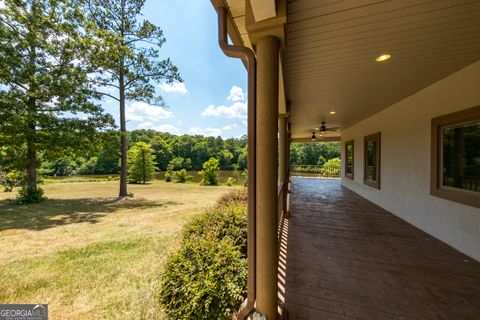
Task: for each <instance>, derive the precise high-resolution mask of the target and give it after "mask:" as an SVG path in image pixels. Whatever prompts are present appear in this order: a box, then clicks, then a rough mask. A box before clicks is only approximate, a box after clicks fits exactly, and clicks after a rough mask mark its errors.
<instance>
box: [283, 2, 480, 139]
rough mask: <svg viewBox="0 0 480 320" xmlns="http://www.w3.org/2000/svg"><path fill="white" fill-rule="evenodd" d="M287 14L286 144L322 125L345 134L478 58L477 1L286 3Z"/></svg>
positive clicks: (479, 20) (479, 27) (479, 5)
mask: <svg viewBox="0 0 480 320" xmlns="http://www.w3.org/2000/svg"><path fill="white" fill-rule="evenodd" d="M287 12H288V16H287V47H286V49H285V53H284V75H285V85H286V95H287V99H289V100H290V101H291V122H292V138H303V137H308V136H309V135H310V134H309V133H308V132H305V130H306V129H309V128H315V127H318V126H319V124H320V122H321V121H322V120H326V122H327V126H337V125H338V126H341V127H342V128H345V127H348V126H350V125H352V124H354V123H355V122H357V121H360V120H362V119H364V118H367V117H368V116H370V115H372V114H374V113H376V112H378V111H380V110H382V109H384V108H386V107H388V106H390V105H392V104H393V103H395V102H397V101H400V100H402V99H403V98H405V97H407V96H409V95H411V94H413V93H415V92H416V91H418V90H420V89H422V88H424V87H426V86H428V85H430V84H432V83H434V82H436V81H438V80H439V79H441V78H443V77H445V76H447V75H448V74H451V73H453V72H455V71H457V70H459V69H461V68H463V67H464V66H466V65H468V64H471V63H473V62H474V61H476V60H478V59H479V58H480V1H478V0H473V1H472V0H470V1H467V0H437V1H431V0H392V1H381V0H346V1H337V0H288V7H287ZM383 53H389V54H391V56H392V57H391V59H390V60H388V61H385V62H382V63H378V62H375V58H376V57H377V56H379V55H381V54H383ZM330 111H335V112H336V114H335V115H329V112H330ZM412 116H415V115H412ZM333 135H340V132H336V133H335V134H330V136H333Z"/></svg>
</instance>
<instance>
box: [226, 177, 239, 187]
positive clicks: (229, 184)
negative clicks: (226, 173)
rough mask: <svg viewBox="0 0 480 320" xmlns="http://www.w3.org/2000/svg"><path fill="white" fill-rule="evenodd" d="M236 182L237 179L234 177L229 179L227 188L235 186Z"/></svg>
mask: <svg viewBox="0 0 480 320" xmlns="http://www.w3.org/2000/svg"><path fill="white" fill-rule="evenodd" d="M235 181H237V180H235V178H233V177H228V179H227V181H226V182H225V184H226V185H227V186H229V187H231V186H233V185H234V184H235Z"/></svg>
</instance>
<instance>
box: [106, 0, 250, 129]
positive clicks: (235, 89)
mask: <svg viewBox="0 0 480 320" xmlns="http://www.w3.org/2000/svg"><path fill="white" fill-rule="evenodd" d="M143 12H144V16H145V18H146V19H148V20H150V21H151V22H152V23H154V24H156V25H157V26H160V27H161V28H162V29H163V32H164V35H165V37H166V39H167V42H166V43H165V44H164V46H163V47H162V49H161V54H162V55H163V56H164V57H170V58H171V59H172V61H173V62H174V64H175V65H176V66H177V67H178V68H179V70H180V74H181V76H182V78H183V80H184V83H183V84H175V85H174V86H167V85H159V90H160V91H159V92H160V93H161V94H162V96H163V97H164V98H165V100H166V102H167V104H168V106H169V108H168V109H166V110H163V109H161V108H159V107H155V106H150V105H147V104H145V103H138V102H128V103H127V120H128V122H127V128H128V130H134V129H141V128H144V129H155V130H157V131H166V132H171V133H174V134H185V133H186V134H203V135H213V136H218V135H220V136H222V137H224V138H226V137H239V136H241V135H243V134H245V133H246V122H245V120H246V90H245V89H246V83H247V74H246V70H245V68H244V66H243V64H242V63H241V61H240V60H238V59H232V58H228V57H227V56H225V55H224V54H223V52H222V51H221V50H220V48H219V46H218V43H217V17H216V13H215V10H214V9H213V6H212V5H211V3H210V1H208V0H175V1H158V0H147V2H146V5H145V7H144V11H143ZM103 105H104V108H105V110H106V111H107V112H109V113H111V114H112V115H113V116H114V117H115V119H116V120H117V121H118V105H117V104H116V103H113V102H112V101H105V102H104V103H103Z"/></svg>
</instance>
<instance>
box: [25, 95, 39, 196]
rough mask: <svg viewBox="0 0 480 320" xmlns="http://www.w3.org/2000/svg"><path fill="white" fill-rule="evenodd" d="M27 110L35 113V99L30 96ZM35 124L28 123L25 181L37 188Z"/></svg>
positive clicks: (32, 122) (31, 186) (31, 121)
mask: <svg viewBox="0 0 480 320" xmlns="http://www.w3.org/2000/svg"><path fill="white" fill-rule="evenodd" d="M28 111H29V113H30V114H35V112H36V110H35V99H34V98H30V100H29V101H28ZM36 130H37V129H36V126H35V122H34V121H33V120H30V122H29V124H28V134H27V159H28V166H27V182H28V186H29V187H30V188H33V189H36V188H37V148H36V145H35V134H36Z"/></svg>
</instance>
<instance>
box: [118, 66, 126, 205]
mask: <svg viewBox="0 0 480 320" xmlns="http://www.w3.org/2000/svg"><path fill="white" fill-rule="evenodd" d="M119 87H120V96H119V98H120V153H121V155H120V194H119V196H120V197H126V196H127V122H126V119H125V74H124V70H123V68H121V70H120V75H119Z"/></svg>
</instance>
